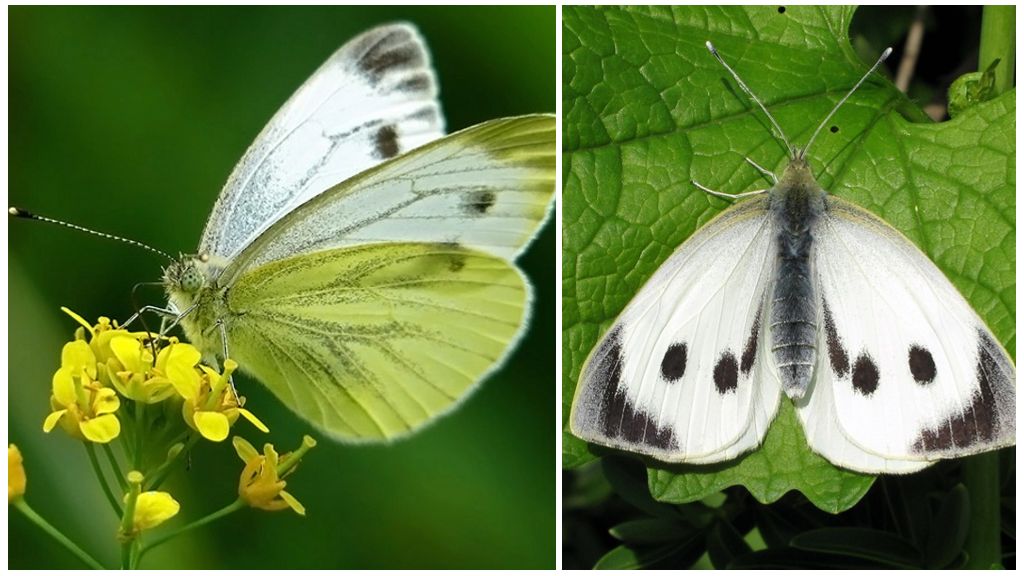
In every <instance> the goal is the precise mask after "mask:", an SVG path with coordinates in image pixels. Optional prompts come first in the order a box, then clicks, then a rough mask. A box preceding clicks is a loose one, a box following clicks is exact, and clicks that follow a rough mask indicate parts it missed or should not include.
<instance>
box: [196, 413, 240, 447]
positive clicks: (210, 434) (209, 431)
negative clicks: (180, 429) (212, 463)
mask: <svg viewBox="0 0 1024 576" xmlns="http://www.w3.org/2000/svg"><path fill="white" fill-rule="evenodd" d="M193 418H194V420H195V423H196V428H197V429H198V430H199V433H200V434H202V435H203V438H206V439H207V440H212V441H214V442H220V441H221V440H223V439H225V438H227V437H228V431H229V430H230V429H231V424H230V423H229V422H228V417H227V416H225V415H223V414H221V413H220V412H204V411H197V412H196V413H195V414H194V415H193Z"/></svg>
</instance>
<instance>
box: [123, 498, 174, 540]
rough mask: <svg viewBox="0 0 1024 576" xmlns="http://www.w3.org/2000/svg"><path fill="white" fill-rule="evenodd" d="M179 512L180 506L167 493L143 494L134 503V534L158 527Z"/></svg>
mask: <svg viewBox="0 0 1024 576" xmlns="http://www.w3.org/2000/svg"><path fill="white" fill-rule="evenodd" d="M179 510H181V504H178V501H177V500H175V499H174V498H173V497H171V495H170V494H169V493H167V492H158V491H151V492H143V493H142V494H139V499H138V500H136V501H135V516H134V517H133V526H134V527H135V530H136V532H141V531H143V530H148V529H150V528H153V527H154V526H159V525H160V524H163V523H164V522H165V521H167V520H169V519H170V518H173V517H174V515H175V514H177V513H178V511H179Z"/></svg>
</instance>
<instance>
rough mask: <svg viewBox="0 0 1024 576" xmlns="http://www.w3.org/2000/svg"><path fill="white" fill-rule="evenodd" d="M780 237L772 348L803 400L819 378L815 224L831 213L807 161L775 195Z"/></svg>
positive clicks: (789, 386)
mask: <svg viewBox="0 0 1024 576" xmlns="http://www.w3.org/2000/svg"><path fill="white" fill-rule="evenodd" d="M769 198H770V210H771V213H772V218H773V219H774V224H775V228H776V230H778V234H777V236H776V250H777V253H776V254H777V261H776V266H775V269H776V282H775V288H774V291H773V294H772V300H771V303H770V305H769V310H770V315H771V322H770V324H769V326H770V338H771V349H772V352H773V354H774V355H775V360H776V365H777V366H778V369H779V377H780V379H781V380H782V385H783V390H785V391H786V394H787V395H788V396H789V397H790V398H794V399H798V398H801V397H803V395H804V393H805V392H806V391H807V388H808V386H809V385H810V382H811V377H812V376H813V375H814V365H815V359H816V358H815V357H816V347H817V345H816V343H817V332H818V326H817V306H816V302H817V297H816V294H815V286H814V282H813V278H814V271H813V270H812V269H811V262H812V260H811V250H812V246H813V243H814V235H813V231H814V224H815V222H816V221H817V220H818V218H819V217H820V216H821V214H822V212H823V211H824V209H825V191H824V190H822V189H821V187H820V186H818V183H817V182H816V181H815V180H814V176H813V175H812V174H811V171H810V168H809V167H808V165H807V161H806V160H804V159H802V158H796V159H794V160H793V161H791V162H790V163H789V166H787V167H786V170H785V172H783V175H782V178H781V179H780V180H779V182H778V184H776V185H775V186H774V187H773V188H772V189H771V191H770V193H769Z"/></svg>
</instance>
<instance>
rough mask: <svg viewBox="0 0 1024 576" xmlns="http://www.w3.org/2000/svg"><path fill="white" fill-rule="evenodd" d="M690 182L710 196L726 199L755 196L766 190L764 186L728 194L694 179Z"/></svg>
mask: <svg viewBox="0 0 1024 576" xmlns="http://www.w3.org/2000/svg"><path fill="white" fill-rule="evenodd" d="M690 183H691V184H693V185H694V186H696V187H697V188H700V189H701V190H703V191H704V192H707V193H708V194H711V195H712V196H718V197H719V198H725V199H726V200H739V199H741V198H746V197H747V196H756V195H758V194H764V193H765V192H767V191H768V189H767V188H766V189H764V190H751V191H750V192H742V193H740V194H729V193H728V192H719V191H717V190H712V189H711V188H708V187H707V186H704V185H703V184H701V183H699V182H697V181H696V180H690Z"/></svg>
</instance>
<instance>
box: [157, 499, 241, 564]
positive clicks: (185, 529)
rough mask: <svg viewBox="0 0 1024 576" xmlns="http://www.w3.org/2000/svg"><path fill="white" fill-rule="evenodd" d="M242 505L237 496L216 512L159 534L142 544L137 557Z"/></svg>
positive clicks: (238, 508)
mask: <svg viewBox="0 0 1024 576" xmlns="http://www.w3.org/2000/svg"><path fill="white" fill-rule="evenodd" d="M244 507H245V501H244V500H242V499H241V498H239V499H238V500H235V501H234V502H232V503H231V504H228V505H227V506H225V507H223V508H221V509H220V510H217V511H216V512H213V513H210V514H207V515H206V516H203V517H202V518H200V519H198V520H196V521H194V522H190V523H189V524H186V525H184V526H182V527H181V528H178V529H177V530H174V531H171V532H168V533H167V534H164V535H163V536H161V537H159V538H157V539H156V540H153V541H152V542H150V543H149V544H146V545H145V546H143V547H142V550H141V551H140V552H139V559H141V558H142V557H143V556H144V555H145V554H146V552H149V551H150V550H152V549H153V548H156V547H157V546H160V545H161V544H163V543H165V542H167V541H168V540H171V539H172V538H176V537H178V536H180V535H182V534H184V533H185V532H188V531H189V530H195V529H196V528H199V527H202V526H205V525H206V524H209V523H210V522H213V521H214V520H218V519H220V518H223V517H224V516H227V515H228V514H231V513H232V512H234V511H236V510H240V509H242V508H244Z"/></svg>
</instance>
